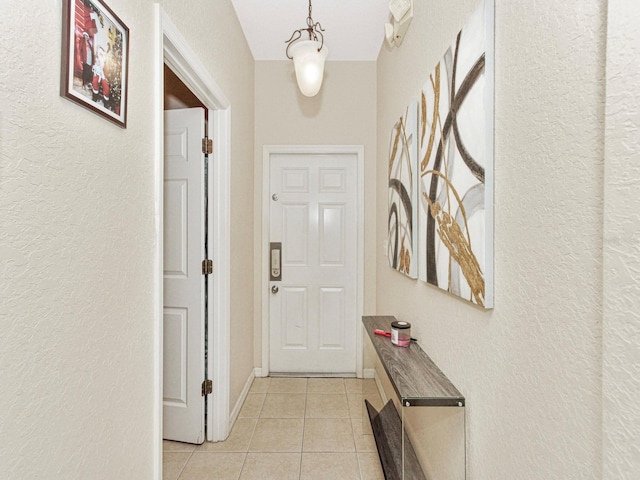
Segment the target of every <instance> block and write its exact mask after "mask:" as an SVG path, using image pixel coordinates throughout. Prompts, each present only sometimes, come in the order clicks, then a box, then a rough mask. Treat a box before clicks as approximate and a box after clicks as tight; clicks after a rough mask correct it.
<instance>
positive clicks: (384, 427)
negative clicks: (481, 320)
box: [362, 316, 465, 480]
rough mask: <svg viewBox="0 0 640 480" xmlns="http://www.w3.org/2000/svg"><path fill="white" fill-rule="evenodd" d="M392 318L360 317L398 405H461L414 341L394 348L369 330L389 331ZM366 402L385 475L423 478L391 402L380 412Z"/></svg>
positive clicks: (459, 397)
mask: <svg viewBox="0 0 640 480" xmlns="http://www.w3.org/2000/svg"><path fill="white" fill-rule="evenodd" d="M395 320H396V319H395V317H393V316H365V317H362V323H363V324H364V327H365V330H366V331H367V333H368V334H369V337H370V338H371V342H372V343H373V346H374V348H375V350H376V353H377V354H378V358H379V359H380V363H381V364H382V366H383V367H384V369H385V371H386V373H387V376H388V377H389V380H390V382H391V385H393V388H394V390H395V392H396V394H397V395H398V398H399V399H400V402H401V404H402V406H403V407H464V405H465V399H464V397H463V396H462V394H461V393H460V392H459V391H458V389H457V388H456V387H455V386H454V385H453V384H452V383H451V381H450V380H449V379H448V378H447V377H446V376H445V374H444V373H442V371H441V370H440V369H439V368H438V366H437V365H436V364H435V363H434V362H433V360H431V358H429V356H428V355H427V354H426V353H425V352H424V350H422V348H420V346H419V345H418V344H417V343H415V342H411V345H410V346H409V347H397V346H395V345H393V344H392V343H391V340H390V339H389V338H388V337H384V336H380V335H376V334H375V333H373V331H374V330H376V329H379V330H386V331H389V330H390V329H391V322H394V321H395ZM365 402H366V401H365ZM366 405H367V411H368V413H369V419H370V420H371V427H372V429H373V434H374V437H375V440H376V446H377V448H378V455H379V456H380V461H381V463H382V468H383V470H384V474H385V478H386V479H387V480H396V479H398V480H400V479H402V478H406V479H411V480H417V479H423V478H425V476H424V473H423V472H422V469H421V467H420V464H419V462H418V459H417V457H416V455H415V451H414V449H413V447H412V445H411V442H410V441H409V438H408V437H407V435H406V433H405V432H404V428H403V425H402V421H401V419H400V416H399V414H398V412H397V410H396V408H395V406H394V405H393V402H392V401H389V402H388V403H387V405H385V407H384V408H383V409H382V410H380V412H377V411H376V410H375V408H373V407H372V406H371V404H370V403H369V402H366ZM403 443H404V448H403ZM404 474H406V476H405V475H404Z"/></svg>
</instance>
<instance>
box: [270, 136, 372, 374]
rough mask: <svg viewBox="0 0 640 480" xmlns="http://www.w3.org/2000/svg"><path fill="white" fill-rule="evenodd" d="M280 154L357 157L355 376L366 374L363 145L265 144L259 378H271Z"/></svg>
mask: <svg viewBox="0 0 640 480" xmlns="http://www.w3.org/2000/svg"><path fill="white" fill-rule="evenodd" d="M278 154H285V155H286V154H328V155H340V154H351V155H354V154H355V155H356V161H357V178H358V180H357V182H358V191H357V193H356V199H357V200H356V201H357V205H356V216H357V221H356V228H357V244H356V249H357V253H356V257H357V258H356V264H357V267H356V268H357V272H356V376H357V377H358V378H362V374H363V348H364V347H363V338H362V335H363V328H362V322H361V321H359V319H360V318H362V315H363V311H364V146H363V145H265V146H264V147H263V148H262V201H261V202H260V204H261V206H262V245H261V251H262V256H261V262H262V269H261V280H260V285H261V295H262V367H261V368H260V376H263V377H266V376H268V375H269V368H270V367H269V354H270V345H269V245H268V243H269V201H270V197H269V180H270V179H269V177H270V171H271V169H270V160H271V155H278Z"/></svg>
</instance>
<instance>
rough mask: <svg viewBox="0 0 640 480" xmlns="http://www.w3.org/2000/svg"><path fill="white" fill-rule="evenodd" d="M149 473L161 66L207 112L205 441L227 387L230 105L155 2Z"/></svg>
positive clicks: (157, 349) (217, 430)
mask: <svg viewBox="0 0 640 480" xmlns="http://www.w3.org/2000/svg"><path fill="white" fill-rule="evenodd" d="M154 17H155V42H154V43H155V51H154V56H155V59H154V100H155V115H154V132H155V138H154V141H155V146H156V151H155V153H154V179H155V180H154V194H153V198H154V220H155V232H154V240H155V242H154V243H155V245H154V252H153V258H154V285H153V289H154V303H155V308H154V341H153V349H154V398H155V401H154V437H155V445H154V474H155V478H162V355H163V352H162V348H163V337H162V335H163V332H162V329H163V326H162V310H163V287H162V284H163V279H162V272H163V256H162V252H163V245H162V242H163V233H162V232H163V218H164V217H163V213H164V212H163V208H164V206H163V181H164V178H163V177H164V168H163V167H164V152H163V150H164V145H163V132H164V117H163V115H164V113H163V112H164V81H163V78H164V74H163V68H164V64H165V63H166V64H167V65H169V66H170V67H171V69H172V70H173V72H174V73H175V74H176V75H178V77H179V78H180V79H181V80H182V81H183V82H184V83H185V85H187V86H188V87H189V88H190V89H191V91H192V92H193V93H194V94H196V96H197V97H198V98H199V99H200V100H201V101H202V102H203V104H204V105H205V106H206V107H207V108H208V110H209V119H210V122H209V131H208V135H209V136H210V137H212V138H215V139H216V141H215V145H214V158H215V161H213V162H211V163H210V175H209V184H208V187H209V192H212V193H211V197H210V201H209V202H208V205H209V207H208V213H209V218H210V219H211V221H210V224H211V228H210V229H209V244H208V249H209V252H211V256H212V257H213V258H214V259H215V271H216V274H215V275H213V278H212V280H213V281H210V282H209V289H208V292H207V293H208V295H209V298H210V299H214V302H213V305H212V306H210V308H209V316H208V318H207V323H208V328H209V332H210V335H209V338H210V341H209V359H208V364H207V368H208V370H209V372H210V374H209V377H213V378H212V380H213V391H214V395H209V397H208V398H207V408H208V411H209V412H210V413H211V414H210V415H209V418H208V422H207V440H210V441H211V440H213V441H216V440H223V439H225V438H226V437H227V435H228V433H229V388H230V387H229V385H230V374H229V368H230V263H229V255H230V233H229V232H230V224H231V222H230V203H231V202H230V145H231V106H230V103H229V101H228V100H227V98H226V96H225V95H224V93H223V92H222V90H221V89H220V88H219V87H218V85H217V84H216V83H215V81H214V80H213V78H211V76H210V75H209V73H208V71H207V69H206V68H205V67H204V65H203V64H202V62H201V61H200V59H199V58H198V56H197V55H196V54H195V52H194V51H193V50H192V49H191V47H190V46H189V44H188V43H187V42H186V40H185V39H184V36H183V35H182V34H181V33H180V31H179V30H178V29H177V28H176V26H175V25H174V24H173V22H172V21H171V19H170V18H169V17H168V16H167V14H166V13H165V12H164V10H163V9H162V7H161V6H160V5H158V4H155V6H154Z"/></svg>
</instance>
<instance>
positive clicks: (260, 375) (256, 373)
mask: <svg viewBox="0 0 640 480" xmlns="http://www.w3.org/2000/svg"><path fill="white" fill-rule="evenodd" d="M254 372H255V375H256V378H262V377H268V376H269V374H268V373H266V372H265V373H262V368H261V367H260V368H254Z"/></svg>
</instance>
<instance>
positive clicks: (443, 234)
mask: <svg viewBox="0 0 640 480" xmlns="http://www.w3.org/2000/svg"><path fill="white" fill-rule="evenodd" d="M428 174H432V175H437V176H439V177H440V178H442V179H443V180H444V182H445V183H446V184H447V188H448V189H449V190H450V191H451V193H453V195H454V197H455V198H456V200H457V202H458V205H459V206H460V213H461V214H462V218H463V221H464V228H465V230H466V231H467V235H466V238H465V235H464V232H463V231H462V229H461V228H460V225H458V222H456V221H455V219H454V218H453V217H452V216H451V215H450V214H449V213H448V212H446V211H443V209H442V206H441V205H440V204H439V203H438V202H432V201H431V199H430V198H429V196H428V195H427V194H426V193H424V192H423V196H424V198H425V199H426V201H427V203H428V204H429V211H430V213H431V216H432V217H433V218H434V220H436V222H438V229H437V232H438V236H439V237H440V240H441V241H442V243H443V244H444V246H445V247H447V250H449V254H450V256H451V258H452V259H453V260H455V261H456V262H457V263H458V265H460V269H461V270H462V274H463V275H464V278H465V279H466V280H467V283H468V284H469V288H470V289H471V297H472V298H473V299H475V302H476V303H477V304H478V305H480V306H482V307H484V295H485V283H484V278H483V276H482V270H481V268H480V264H479V262H478V259H477V258H476V256H475V254H474V253H473V250H472V248H471V237H470V235H469V228H468V225H467V213H466V211H465V209H464V205H463V204H462V201H461V199H460V196H459V195H458V192H457V191H456V189H455V188H454V186H453V185H452V184H451V182H450V181H449V179H448V178H446V176H444V175H443V174H442V173H440V172H438V171H436V170H429V171H427V172H425V173H424V174H423V175H428ZM450 268H451V267H450ZM450 279H451V272H449V280H450ZM449 287H450V285H449Z"/></svg>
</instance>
